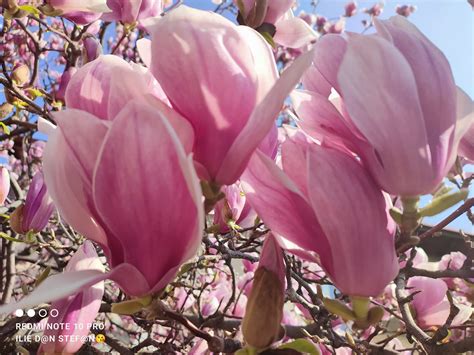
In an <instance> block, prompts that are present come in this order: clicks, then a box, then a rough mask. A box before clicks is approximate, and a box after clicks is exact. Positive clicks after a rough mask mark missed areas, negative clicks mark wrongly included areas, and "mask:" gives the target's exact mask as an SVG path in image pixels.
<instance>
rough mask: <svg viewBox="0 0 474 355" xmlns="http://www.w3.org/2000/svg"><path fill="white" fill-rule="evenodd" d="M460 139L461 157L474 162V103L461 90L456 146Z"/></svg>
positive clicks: (458, 102)
mask: <svg viewBox="0 0 474 355" xmlns="http://www.w3.org/2000/svg"><path fill="white" fill-rule="evenodd" d="M459 139H461V141H460V143H459V155H461V156H462V157H465V158H468V159H470V160H474V102H473V101H472V100H471V98H470V97H469V96H468V95H467V94H466V93H465V92H464V91H463V90H461V89H460V88H458V90H457V124H456V136H455V144H456V142H457V141H458V140H459Z"/></svg>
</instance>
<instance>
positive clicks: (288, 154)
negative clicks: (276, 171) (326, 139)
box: [281, 137, 310, 197]
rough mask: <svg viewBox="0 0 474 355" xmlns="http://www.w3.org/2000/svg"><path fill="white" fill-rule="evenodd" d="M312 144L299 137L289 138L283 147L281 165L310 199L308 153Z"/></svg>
mask: <svg viewBox="0 0 474 355" xmlns="http://www.w3.org/2000/svg"><path fill="white" fill-rule="evenodd" d="M309 145H310V143H308V142H307V141H303V140H301V139H299V138H298V137H288V138H287V139H286V140H285V141H284V142H283V144H282V146H281V163H282V167H283V171H284V172H285V174H286V175H287V176H288V177H289V178H290V179H291V180H292V181H293V182H294V183H295V184H296V186H298V189H299V191H301V192H302V194H303V196H306V197H308V169H307V168H306V167H307V152H308V149H309Z"/></svg>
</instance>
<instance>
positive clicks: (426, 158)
mask: <svg viewBox="0 0 474 355" xmlns="http://www.w3.org/2000/svg"><path fill="white" fill-rule="evenodd" d="M338 80H339V84H340V86H341V90H342V91H341V94H342V96H343V98H344V103H345V105H346V108H347V111H348V113H349V115H350V117H351V119H352V121H353V123H354V125H355V126H356V127H357V128H358V129H359V131H360V132H361V133H362V134H363V135H364V136H365V137H366V139H367V140H368V141H369V142H370V144H371V145H372V146H373V148H374V155H373V156H372V157H371V158H369V159H366V161H367V162H368V164H369V167H370V169H371V171H372V173H373V174H374V176H375V178H376V180H377V182H378V183H379V184H380V185H381V186H382V187H383V189H384V190H385V191H387V192H389V193H393V194H400V195H407V196H412V195H418V194H422V193H428V192H430V191H431V190H432V189H433V188H434V187H435V186H433V184H437V183H438V182H439V181H438V177H437V176H435V175H436V174H435V173H434V172H433V170H432V167H431V155H430V151H429V146H428V139H427V136H426V131H425V124H424V120H423V113H422V111H421V108H420V104H419V101H418V91H417V86H416V82H415V79H414V76H413V72H412V70H411V68H410V66H409V64H408V62H407V61H406V60H405V58H404V57H403V56H402V54H401V53H400V52H399V51H398V50H397V49H396V48H395V47H394V46H393V45H391V44H390V43H389V42H388V41H386V40H384V39H381V38H378V37H375V36H359V35H353V36H351V38H350V40H349V44H348V48H347V51H346V55H345V56H344V60H343V62H342V64H341V68H340V70H339V74H338ZM387 92H389V93H391V94H390V95H387V94H386V93H387ZM382 113H383V114H382Z"/></svg>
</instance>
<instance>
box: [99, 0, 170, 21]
mask: <svg viewBox="0 0 474 355" xmlns="http://www.w3.org/2000/svg"><path fill="white" fill-rule="evenodd" d="M165 3H166V1H164V0H107V6H108V7H109V8H110V10H112V12H108V13H105V14H104V15H102V19H103V20H105V21H121V22H124V23H133V22H135V21H138V20H143V19H146V18H149V17H156V16H159V15H160V14H161V13H162V12H163V8H164V6H165Z"/></svg>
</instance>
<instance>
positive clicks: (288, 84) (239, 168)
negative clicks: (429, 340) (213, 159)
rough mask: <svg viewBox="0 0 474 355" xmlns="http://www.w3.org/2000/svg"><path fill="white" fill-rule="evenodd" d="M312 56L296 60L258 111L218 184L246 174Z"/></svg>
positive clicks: (225, 164) (228, 157) (229, 156)
mask: <svg viewBox="0 0 474 355" xmlns="http://www.w3.org/2000/svg"><path fill="white" fill-rule="evenodd" d="M312 57H313V52H312V51H310V52H307V53H305V54H303V55H302V56H300V57H299V58H297V59H296V60H295V62H294V63H293V64H292V65H291V66H290V67H289V68H288V69H286V70H285V71H284V72H283V74H282V76H281V78H280V79H278V81H277V82H276V83H275V85H274V86H273V88H272V89H271V90H270V92H269V93H268V94H267V96H265V98H264V99H263V100H262V102H261V103H260V104H259V105H258V106H257V107H256V108H255V110H254V111H253V113H252V115H251V116H250V118H249V120H248V122H247V124H246V125H245V127H244V128H243V130H242V131H241V132H240V134H239V136H238V137H237V139H236V140H235V142H234V143H233V144H232V146H231V148H230V149H229V152H228V153H227V155H226V157H225V160H224V162H223V164H222V166H221V168H220V169H219V173H218V175H217V177H216V181H218V182H220V183H222V184H226V185H229V184H231V183H233V182H234V181H236V180H237V179H238V178H239V176H240V175H241V174H242V173H243V171H244V170H245V167H246V165H247V162H248V161H249V159H250V156H251V154H252V153H253V151H254V150H255V148H257V146H258V144H259V143H260V142H261V141H262V139H263V138H264V137H265V135H266V134H267V133H268V132H269V131H270V129H271V128H272V125H273V124H274V121H275V119H276V118H277V116H278V113H279V112H280V110H281V107H282V105H283V103H284V101H285V99H286V97H287V96H288V94H289V93H290V92H291V91H292V90H293V89H294V88H295V86H296V85H297V84H298V82H299V80H300V78H301V76H302V74H303V73H304V71H305V70H306V69H307V68H308V67H309V66H310V64H311V60H312Z"/></svg>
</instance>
